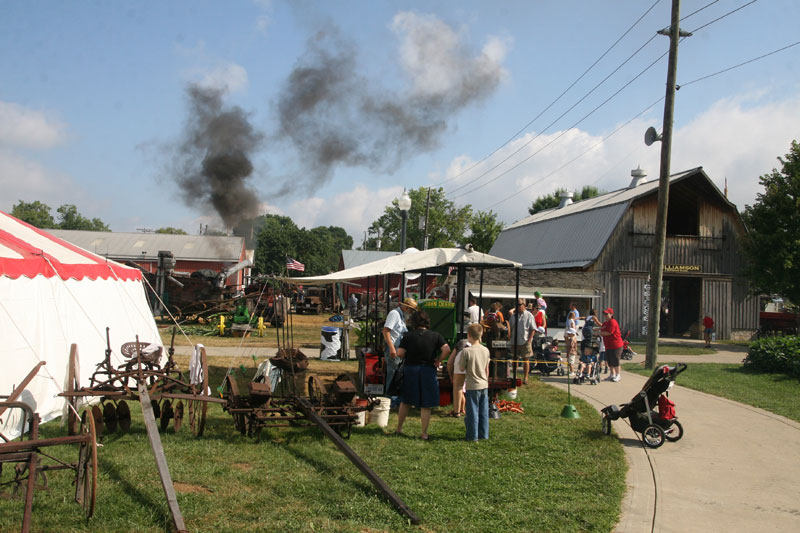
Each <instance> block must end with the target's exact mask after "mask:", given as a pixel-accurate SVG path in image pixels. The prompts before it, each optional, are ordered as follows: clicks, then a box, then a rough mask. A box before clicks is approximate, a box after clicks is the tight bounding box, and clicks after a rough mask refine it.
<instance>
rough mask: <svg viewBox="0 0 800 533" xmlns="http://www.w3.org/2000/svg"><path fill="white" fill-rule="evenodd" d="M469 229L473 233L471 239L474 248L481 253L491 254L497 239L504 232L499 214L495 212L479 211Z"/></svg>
mask: <svg viewBox="0 0 800 533" xmlns="http://www.w3.org/2000/svg"><path fill="white" fill-rule="evenodd" d="M469 228H470V230H471V231H472V235H470V237H469V241H470V242H471V243H472V247H473V248H474V249H475V250H477V251H479V252H483V253H489V250H491V249H492V245H493V244H494V241H495V239H497V236H498V235H500V232H501V231H502V230H503V223H502V222H499V221H498V220H497V214H496V213H494V212H493V211H489V212H486V211H478V212H477V213H476V214H475V216H474V217H472V221H470V223H469Z"/></svg>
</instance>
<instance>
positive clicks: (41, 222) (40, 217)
mask: <svg viewBox="0 0 800 533" xmlns="http://www.w3.org/2000/svg"><path fill="white" fill-rule="evenodd" d="M56 212H57V213H58V222H56V221H55V220H54V219H53V216H52V215H51V214H50V206H48V205H46V204H43V203H41V202H39V201H38V200H37V201H35V202H23V201H22V200H20V201H19V203H18V204H17V205H15V206H14V207H13V208H12V209H11V214H12V215H13V216H15V217H17V218H18V219H20V220H24V221H25V222H27V223H28V224H31V225H33V226H36V227H37V228H56V229H79V230H88V231H111V230H110V229H109V227H108V226H107V225H106V224H105V223H104V222H103V221H102V220H100V219H99V218H93V219H91V220H89V219H88V218H86V217H84V216H83V215H81V214H80V213H78V208H77V207H75V206H74V205H72V204H64V205H62V206H61V207H59V208H58V209H57V210H56Z"/></svg>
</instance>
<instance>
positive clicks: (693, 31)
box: [692, 0, 758, 33]
mask: <svg viewBox="0 0 800 533" xmlns="http://www.w3.org/2000/svg"><path fill="white" fill-rule="evenodd" d="M756 2H758V0H750V2H747V3H746V4H744V5H741V6H739V7H737V8H736V9H734V10H732V11H728V12H727V13H725V14H724V15H722V16H721V17H717V18H715V19H714V20H712V21H711V22H707V23H705V24H703V25H702V26H700V27H699V28H695V29H694V30H692V33H695V32H697V31H700V30H702V29H703V28H705V27H707V26H711V25H712V24H714V23H715V22H719V21H720V20H722V19H724V18H725V17H727V16H729V15H733V14H734V13H736V12H737V11H739V10H742V9H744V8H746V7H747V6H749V5H752V4H755V3H756Z"/></svg>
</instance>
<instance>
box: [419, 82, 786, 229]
mask: <svg viewBox="0 0 800 533" xmlns="http://www.w3.org/2000/svg"><path fill="white" fill-rule="evenodd" d="M798 116H800V96H798V95H795V96H793V97H792V98H789V99H785V100H782V101H766V100H765V95H763V94H759V95H746V96H743V97H738V98H728V99H723V100H719V101H718V102H717V103H716V104H714V105H713V106H712V107H711V108H709V109H708V110H707V111H706V112H704V113H702V114H700V115H698V116H697V117H695V118H694V119H693V120H692V121H691V122H689V123H688V124H686V125H685V126H683V127H679V128H677V129H676V130H675V132H674V135H673V146H672V164H671V171H672V172H673V173H675V172H680V171H682V170H687V169H690V168H695V167H698V166H702V167H703V168H704V169H705V171H706V173H707V174H708V175H709V177H710V178H711V179H712V180H713V181H714V182H715V184H716V185H717V186H718V187H719V189H720V190H722V189H723V187H724V180H725V178H726V177H727V179H728V191H729V194H728V197H729V199H730V200H731V201H732V202H733V203H735V204H736V205H737V207H738V208H739V209H740V210H742V209H744V206H745V204H752V203H753V201H754V200H755V196H756V193H757V192H759V191H760V190H761V186H760V185H759V183H758V177H759V176H760V175H762V174H766V173H768V172H770V171H771V170H772V169H773V168H775V167H776V166H778V161H777V160H776V157H778V156H783V155H784V154H786V153H787V152H788V151H789V146H790V143H791V141H792V140H793V139H796V138H798V133H797V127H796V118H797V117H798ZM658 121H659V119H658V118H655V115H654V117H653V118H650V119H638V120H635V121H633V122H631V123H630V124H629V125H627V126H626V127H625V128H623V129H621V130H620V131H619V132H617V133H616V134H614V135H613V136H611V137H610V138H609V139H607V140H606V141H605V142H602V143H601V144H599V145H598V143H599V142H600V141H601V140H602V137H603V134H600V135H593V134H589V133H587V132H585V131H582V130H578V129H572V130H569V131H567V132H554V133H552V134H544V135H540V136H539V137H538V138H535V139H534V137H535V134H532V133H528V134H526V135H525V136H524V137H521V138H519V139H516V140H515V141H513V142H512V143H511V144H510V145H509V146H506V147H504V148H503V149H502V150H500V151H498V153H496V154H494V155H493V156H492V157H490V158H489V159H488V160H487V161H484V162H480V163H477V164H475V163H476V161H477V160H478V158H474V157H471V156H470V155H469V154H466V155H461V156H459V157H457V158H454V159H453V160H452V161H451V162H450V164H449V166H448V167H447V169H446V170H445V171H444V172H437V173H432V174H431V175H430V176H429V178H430V182H431V183H432V184H438V183H441V182H443V181H444V180H446V179H451V178H454V177H455V176H458V177H455V178H454V179H452V181H449V182H448V183H446V184H445V185H444V187H445V191H446V192H447V194H448V198H450V199H451V200H454V201H455V202H457V203H459V204H465V203H469V204H472V206H473V208H475V209H481V210H485V209H488V208H491V209H492V210H494V211H495V212H496V213H498V214H499V215H500V219H502V220H503V221H505V222H507V223H510V222H514V221H516V220H519V219H521V218H524V217H525V216H527V209H528V207H529V206H530V205H531V203H532V202H533V200H535V199H536V198H537V197H539V196H542V195H545V194H549V193H551V192H552V191H554V190H555V189H556V188H559V187H566V188H568V189H572V190H574V189H580V188H582V187H583V186H584V185H595V186H597V187H599V188H600V189H602V190H605V191H612V190H616V189H620V188H622V187H625V186H627V185H628V184H629V183H630V180H631V176H630V172H631V170H632V169H634V168H636V167H637V166H641V167H642V169H644V170H645V171H647V173H648V180H654V179H658V171H659V161H660V148H661V144H660V143H656V144H654V145H653V146H650V147H647V146H645V144H644V142H643V137H644V131H645V130H646V129H647V127H648V126H650V125H653V124H654V123H657V122H658ZM615 127H616V126H615ZM659 129H660V128H659ZM609 131H613V128H612V129H611V130H609ZM558 136H561V138H560V139H558V140H556V137H558ZM529 141H530V142H529ZM528 142H529V144H527V145H526V143H528ZM551 142H552V144H550V146H547V145H548V144H549V143H551ZM595 145H597V146H595ZM517 150H519V153H517V154H516V155H513V156H511V154H512V153H513V152H515V151H517ZM537 152H538V153H537ZM584 152H586V153H585V154H584V155H582V156H581V155H580V154H583V153H584ZM534 154H535V155H534ZM509 156H511V157H510V159H509V160H508V161H507V162H505V163H502V164H501V165H500V166H499V167H498V168H497V169H495V170H490V169H491V167H493V166H495V165H497V164H498V163H500V162H501V161H502V160H503V159H505V158H507V157H509ZM578 156H580V157H578ZM525 158H529V159H528V160H527V161H526V162H524V163H522V164H520V165H519V166H518V167H517V168H513V169H512V167H513V166H514V165H516V164H518V163H519V162H520V161H522V160H523V159H525ZM576 158H577V159H576ZM573 159H575V160H574V161H572V160H573ZM473 165H475V168H472V169H470V167H471V166H473ZM565 165H566V166H565ZM561 167H564V168H563V169H561ZM467 169H470V170H467ZM559 169H560V170H559ZM502 172H506V174H505V175H503V176H502V177H499V178H498V179H497V180H496V181H494V182H492V183H490V184H488V185H486V186H484V187H482V188H480V189H476V187H477V186H478V185H480V184H482V183H486V182H487V181H489V180H491V179H492V178H495V177H497V176H498V175H499V174H500V173H502ZM459 174H461V175H460V176H459ZM470 191H472V192H470ZM501 201H502V203H498V202H501Z"/></svg>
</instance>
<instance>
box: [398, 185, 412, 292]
mask: <svg viewBox="0 0 800 533" xmlns="http://www.w3.org/2000/svg"><path fill="white" fill-rule="evenodd" d="M397 207H399V208H400V217H401V218H402V219H403V225H402V226H401V227H400V253H403V252H404V251H405V250H406V225H407V224H408V210H409V209H411V197H410V196H408V191H407V190H405V189H403V196H401V197H400V199H399V200H397ZM405 296H406V277H405V275H403V278H402V282H401V283H400V301H401V302H402V301H403V298H405Z"/></svg>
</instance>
